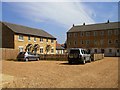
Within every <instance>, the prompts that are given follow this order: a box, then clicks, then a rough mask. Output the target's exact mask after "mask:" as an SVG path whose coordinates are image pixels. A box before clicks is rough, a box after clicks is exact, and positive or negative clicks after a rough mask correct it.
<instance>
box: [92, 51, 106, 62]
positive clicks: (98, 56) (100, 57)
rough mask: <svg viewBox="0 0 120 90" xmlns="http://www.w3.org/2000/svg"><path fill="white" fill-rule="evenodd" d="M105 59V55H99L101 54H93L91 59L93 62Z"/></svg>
mask: <svg viewBox="0 0 120 90" xmlns="http://www.w3.org/2000/svg"><path fill="white" fill-rule="evenodd" d="M103 58H104V54H102V53H99V54H91V59H92V61H95V60H100V59H103Z"/></svg>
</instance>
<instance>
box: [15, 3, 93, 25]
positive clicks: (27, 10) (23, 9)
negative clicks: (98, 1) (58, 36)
mask: <svg viewBox="0 0 120 90" xmlns="http://www.w3.org/2000/svg"><path fill="white" fill-rule="evenodd" d="M17 7H19V10H17V12H19V14H20V15H21V16H23V17H24V18H27V19H30V20H32V21H37V22H41V21H42V22H43V21H45V22H47V21H49V20H50V21H53V22H56V23H58V24H60V25H63V26H65V27H66V26H67V27H68V26H71V25H72V24H82V23H83V22H85V23H87V24H88V23H95V22H94V20H93V19H92V18H91V17H90V16H91V14H92V13H94V12H93V11H92V10H91V11H90V9H88V8H86V7H84V6H83V4H82V3H80V2H59V3H58V2H38V3H37V2H36V3H33V2H32V3H29V2H27V3H20V4H18V5H17ZM88 10H89V12H87V11H88Z"/></svg>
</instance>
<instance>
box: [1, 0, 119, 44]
mask: <svg viewBox="0 0 120 90" xmlns="http://www.w3.org/2000/svg"><path fill="white" fill-rule="evenodd" d="M1 17H2V18H0V20H2V21H7V22H11V23H16V24H21V25H24V26H29V27H33V28H39V29H43V30H45V31H47V32H48V33H50V34H52V35H53V36H54V37H56V38H57V41H58V42H59V43H64V42H65V40H66V32H67V31H68V30H69V29H70V28H71V27H72V25H73V24H75V25H82V24H83V23H84V22H85V23H86V24H94V23H104V22H106V21H107V20H108V19H109V20H110V21H111V22H116V21H118V3H117V2H36V3H35V2H2V16H1Z"/></svg>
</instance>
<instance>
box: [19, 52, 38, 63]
mask: <svg viewBox="0 0 120 90" xmlns="http://www.w3.org/2000/svg"><path fill="white" fill-rule="evenodd" d="M17 60H18V61H19V60H23V61H29V60H37V61H38V60H40V58H39V55H37V54H34V53H31V52H20V53H19V54H18V56H17Z"/></svg>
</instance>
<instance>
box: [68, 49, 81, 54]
mask: <svg viewBox="0 0 120 90" xmlns="http://www.w3.org/2000/svg"><path fill="white" fill-rule="evenodd" d="M74 53H77V54H79V53H80V51H79V50H70V54H74Z"/></svg>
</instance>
